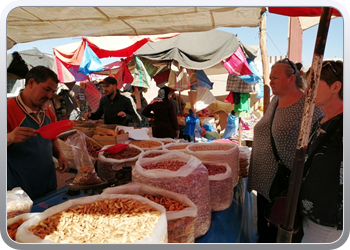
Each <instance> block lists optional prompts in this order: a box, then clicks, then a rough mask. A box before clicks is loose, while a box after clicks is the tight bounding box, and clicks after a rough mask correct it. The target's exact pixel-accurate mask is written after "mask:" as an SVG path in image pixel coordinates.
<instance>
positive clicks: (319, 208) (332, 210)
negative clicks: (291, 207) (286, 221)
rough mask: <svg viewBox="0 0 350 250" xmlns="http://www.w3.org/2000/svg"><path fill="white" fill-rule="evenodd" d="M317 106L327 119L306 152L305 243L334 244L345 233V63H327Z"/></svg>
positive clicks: (302, 208)
mask: <svg viewBox="0 0 350 250" xmlns="http://www.w3.org/2000/svg"><path fill="white" fill-rule="evenodd" d="M308 75H309V72H307V76H308ZM315 106H316V107H320V108H321V109H322V111H323V113H324V117H323V118H321V119H320V120H319V121H318V122H317V123H316V125H315V126H314V128H313V130H312V131H311V134H310V139H309V145H308V148H307V152H306V154H307V156H308V157H307V161H306V162H305V165H304V179H303V182H302V186H301V189H300V196H299V201H300V203H299V205H300V206H299V208H300V211H301V213H302V214H303V215H304V217H303V230H304V237H303V239H302V243H331V242H334V241H336V240H338V239H339V238H340V236H341V234H342V232H343V231H342V229H343V62H341V61H337V62H335V61H325V62H324V63H323V67H322V71H321V76H320V81H319V86H318V90H317V96H316V101H315Z"/></svg>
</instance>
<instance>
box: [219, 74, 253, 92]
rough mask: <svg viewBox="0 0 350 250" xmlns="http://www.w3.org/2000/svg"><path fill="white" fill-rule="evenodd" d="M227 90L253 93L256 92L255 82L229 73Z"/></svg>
mask: <svg viewBox="0 0 350 250" xmlns="http://www.w3.org/2000/svg"><path fill="white" fill-rule="evenodd" d="M226 91H232V92H238V93H251V92H255V84H248V83H246V82H245V81H243V80H242V79H241V78H239V77H237V76H234V75H231V74H229V75H228V77H227V84H226Z"/></svg>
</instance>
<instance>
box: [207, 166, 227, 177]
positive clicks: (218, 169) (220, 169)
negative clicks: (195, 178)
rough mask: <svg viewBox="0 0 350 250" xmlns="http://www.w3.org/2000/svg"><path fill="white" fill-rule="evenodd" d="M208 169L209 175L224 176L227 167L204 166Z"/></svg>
mask: <svg viewBox="0 0 350 250" xmlns="http://www.w3.org/2000/svg"><path fill="white" fill-rule="evenodd" d="M203 165H204V166H205V167H206V168H207V169H208V174H209V175H217V174H223V173H226V168H225V166H217V165H210V164H203Z"/></svg>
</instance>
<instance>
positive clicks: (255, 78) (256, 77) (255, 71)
mask: <svg viewBox="0 0 350 250" xmlns="http://www.w3.org/2000/svg"><path fill="white" fill-rule="evenodd" d="M247 62H248V65H249V68H250V70H251V71H252V72H253V74H251V75H243V76H237V77H238V78H241V79H242V80H243V81H245V82H246V83H249V84H255V83H257V82H258V81H259V80H261V77H260V76H259V75H260V73H259V71H258V69H257V67H256V65H255V62H254V61H253V60H252V59H249V58H247Z"/></svg>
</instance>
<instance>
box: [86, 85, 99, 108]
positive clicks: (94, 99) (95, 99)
mask: <svg viewBox="0 0 350 250" xmlns="http://www.w3.org/2000/svg"><path fill="white" fill-rule="evenodd" d="M85 96H86V100H87V101H88V103H89V105H90V107H91V110H92V112H95V111H96V109H97V108H98V105H99V103H100V99H101V97H102V94H101V93H100V91H99V90H98V89H97V88H96V86H95V85H94V84H93V83H92V82H88V83H87V84H86V88H85Z"/></svg>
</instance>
